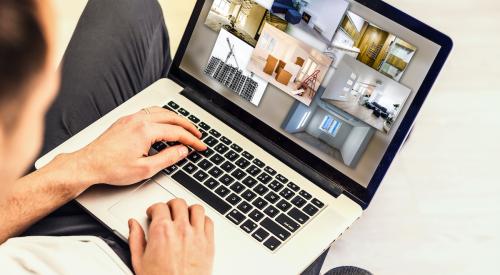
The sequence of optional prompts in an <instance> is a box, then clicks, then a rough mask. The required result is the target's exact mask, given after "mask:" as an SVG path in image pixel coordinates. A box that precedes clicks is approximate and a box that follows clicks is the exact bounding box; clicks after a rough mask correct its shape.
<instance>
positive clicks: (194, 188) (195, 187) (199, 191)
mask: <svg viewBox="0 0 500 275" xmlns="http://www.w3.org/2000/svg"><path fill="white" fill-rule="evenodd" d="M172 178H173V179H174V180H176V181H177V182H178V183H179V184H181V185H182V186H184V187H185V188H186V189H188V190H189V191H191V193H193V194H194V195H196V196H197V197H198V198H200V199H202V200H203V201H204V202H205V203H207V204H208V205H210V206H211V207H212V208H214V209H215V210H216V211H217V212H219V213H221V214H223V215H224V214H226V213H227V212H228V211H229V210H230V209H231V205H230V204H228V203H227V202H225V201H224V200H222V199H220V198H219V197H217V196H216V195H215V194H213V193H212V192H210V190H208V189H206V188H205V187H203V186H202V185H201V184H199V183H198V182H196V180H194V179H193V178H191V177H190V176H189V175H188V174H186V173H185V172H183V171H179V172H177V173H175V174H174V175H173V176H172Z"/></svg>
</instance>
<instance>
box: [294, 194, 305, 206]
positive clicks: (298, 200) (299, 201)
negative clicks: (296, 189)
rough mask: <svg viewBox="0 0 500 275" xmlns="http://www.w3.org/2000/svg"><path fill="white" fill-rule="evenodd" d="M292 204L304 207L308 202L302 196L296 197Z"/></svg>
mask: <svg viewBox="0 0 500 275" xmlns="http://www.w3.org/2000/svg"><path fill="white" fill-rule="evenodd" d="M291 202H292V204H293V205H295V206H297V207H299V208H300V207H302V206H304V205H305V204H306V200H305V199H304V198H302V197H301V196H295V198H293V199H292V200H291Z"/></svg>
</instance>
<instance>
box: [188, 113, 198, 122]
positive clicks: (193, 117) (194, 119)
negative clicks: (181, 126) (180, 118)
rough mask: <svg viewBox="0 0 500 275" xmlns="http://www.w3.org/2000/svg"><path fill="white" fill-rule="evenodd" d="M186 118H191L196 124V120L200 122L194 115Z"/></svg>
mask: <svg viewBox="0 0 500 275" xmlns="http://www.w3.org/2000/svg"><path fill="white" fill-rule="evenodd" d="M188 119H189V120H191V121H192V122H193V123H194V124H198V122H200V119H199V118H197V117H195V116H194V115H190V116H188Z"/></svg>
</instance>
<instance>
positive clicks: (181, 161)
mask: <svg viewBox="0 0 500 275" xmlns="http://www.w3.org/2000/svg"><path fill="white" fill-rule="evenodd" d="M187 162H188V160H187V159H185V158H184V159H181V160H179V161H178V162H177V163H176V164H177V165H178V166H182V165H184V164H186V163H187Z"/></svg>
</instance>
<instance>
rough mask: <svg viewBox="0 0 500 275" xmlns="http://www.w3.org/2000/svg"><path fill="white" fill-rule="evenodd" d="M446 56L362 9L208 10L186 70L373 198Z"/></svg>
mask: <svg viewBox="0 0 500 275" xmlns="http://www.w3.org/2000/svg"><path fill="white" fill-rule="evenodd" d="M440 48H441V46H440V45H438V44H436V43H434V42H432V41H431V40H428V39H427V38H424V37H423V36H420V35H419V34H417V33H415V32H413V31H411V30H409V29H407V28H405V27H403V26H401V25H400V24H398V23H396V22H394V21H392V20H390V19H388V18H387V17H384V16H383V15H381V14H379V13H377V12H375V11H373V10H371V9H369V8H367V7H366V6H364V5H362V4H360V3H358V2H354V1H349V0H275V1H272V0H213V1H212V0H207V1H206V2H205V3H204V5H203V8H202V10H201V14H200V16H199V17H198V20H197V23H196V25H195V27H194V30H193V32H192V34H191V38H190V40H189V43H188V44H187V48H186V50H185V52H184V56H183V57H182V60H181V62H180V65H179V67H180V69H181V70H183V71H184V72H186V73H187V74H189V75H190V76H192V77H193V78H194V79H197V80H198V81H201V82H202V83H203V84H205V85H206V86H208V87H210V88H211V89H212V90H214V91H215V92H217V93H218V94H219V95H221V96H223V97H224V98H226V99H227V100H229V101H230V102H232V103H234V104H235V105H237V106H238V107H239V108H241V109H243V110H245V111H246V112H247V113H248V114H251V115H252V116H254V117H255V118H257V119H258V120H260V121H261V122H263V123H265V124H266V125H268V126H270V127H272V128H273V129H274V130H275V131H277V132H279V133H280V134H281V135H282V136H284V137H286V139H287V140H286V142H287V143H289V142H292V143H293V145H294V146H297V147H300V148H301V149H303V150H302V151H301V152H307V153H308V154H309V155H311V156H314V158H312V161H314V160H317V162H318V165H319V163H321V165H324V164H326V165H328V167H330V169H331V170H332V171H336V172H337V173H341V174H342V175H344V176H346V177H347V178H349V179H350V180H352V181H354V182H356V183H357V184H359V185H360V186H362V187H363V188H366V187H367V186H368V184H369V183H370V180H371V179H372V177H373V176H374V173H375V171H376V169H377V167H378V166H379V164H380V163H381V161H382V158H383V156H384V154H385V152H386V151H387V149H388V147H389V145H390V143H391V141H392V139H393V137H394V136H395V134H396V133H397V131H398V127H399V126H400V124H401V122H402V119H403V118H404V117H405V114H406V113H407V111H408V109H409V107H410V105H411V103H412V101H413V100H414V98H415V96H416V94H417V91H418V90H419V88H420V86H421V85H422V83H423V81H424V78H425V77H426V75H427V73H428V71H429V69H430V68H431V66H432V64H433V62H434V60H435V59H436V57H437V55H438V53H439V51H440ZM291 150H292V149H291ZM294 152H298V151H297V150H294ZM296 157H297V158H298V159H306V160H311V158H309V157H304V158H302V157H301V156H300V155H296ZM315 165H316V164H315V163H310V166H312V167H314V166H315Z"/></svg>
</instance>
